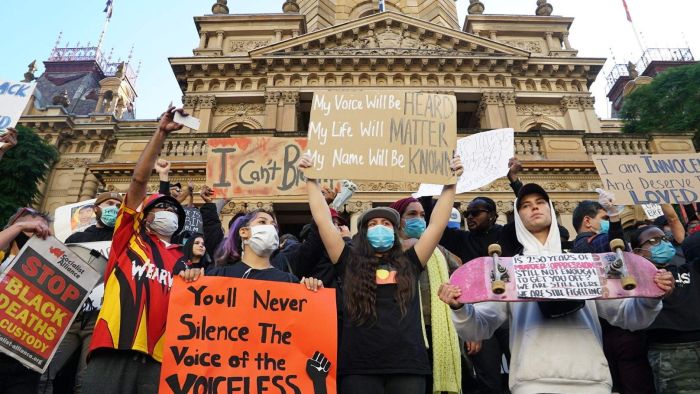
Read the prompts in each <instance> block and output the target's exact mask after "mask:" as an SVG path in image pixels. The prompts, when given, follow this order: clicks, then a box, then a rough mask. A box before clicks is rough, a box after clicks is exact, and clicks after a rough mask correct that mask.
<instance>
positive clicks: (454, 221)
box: [447, 208, 462, 228]
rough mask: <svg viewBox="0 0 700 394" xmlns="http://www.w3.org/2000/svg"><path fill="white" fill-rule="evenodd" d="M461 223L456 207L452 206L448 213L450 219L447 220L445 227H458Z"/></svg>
mask: <svg viewBox="0 0 700 394" xmlns="http://www.w3.org/2000/svg"><path fill="white" fill-rule="evenodd" d="M461 224H462V217H461V215H460V214H459V210H458V209H457V208H452V213H450V221H449V222H447V228H459V227H460V225H461Z"/></svg>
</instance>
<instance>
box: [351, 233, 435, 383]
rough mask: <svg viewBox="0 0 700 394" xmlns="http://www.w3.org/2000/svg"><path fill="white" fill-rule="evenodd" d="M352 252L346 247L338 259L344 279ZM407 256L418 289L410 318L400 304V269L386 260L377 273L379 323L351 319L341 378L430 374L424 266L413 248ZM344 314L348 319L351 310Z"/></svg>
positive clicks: (408, 312) (411, 307) (409, 312)
mask: <svg viewBox="0 0 700 394" xmlns="http://www.w3.org/2000/svg"><path fill="white" fill-rule="evenodd" d="M351 253H353V249H352V248H351V247H350V246H347V245H346V246H345V248H344V249H343V253H342V254H341V255H340V259H339V260H338V272H339V273H340V274H341V276H344V275H345V272H346V269H347V264H348V263H349V259H350V256H351ZM405 254H406V257H407V258H408V261H409V262H410V263H411V267H412V268H413V271H414V272H413V277H414V279H413V280H414V284H415V286H416V287H415V288H416V291H415V292H414V295H413V298H412V299H411V300H410V301H409V304H408V307H407V308H406V315H405V316H402V315H401V309H400V308H399V304H398V302H397V301H396V291H397V288H398V285H397V284H396V270H395V269H394V268H393V267H392V265H391V263H390V262H388V261H383V262H381V263H380V266H379V268H378V269H377V273H376V280H377V294H376V312H377V320H376V322H372V323H365V324H363V325H361V326H358V325H357V324H355V323H354V322H351V321H350V319H349V318H348V319H345V321H344V323H343V330H342V338H341V341H340V357H339V359H340V360H339V368H338V372H339V374H340V375H375V374H413V375H430V373H431V372H430V364H429V362H428V352H427V349H426V347H425V342H424V340H423V331H422V327H421V316H420V313H421V312H420V304H419V299H418V278H419V277H420V274H421V272H422V271H423V265H422V264H421V263H420V260H419V259H418V256H417V255H416V252H415V251H414V250H413V248H410V249H408V250H407V251H406V252H405ZM346 286H347V285H346ZM344 313H345V315H346V316H347V309H345V310H344Z"/></svg>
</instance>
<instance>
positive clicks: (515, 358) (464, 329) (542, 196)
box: [439, 184, 673, 394]
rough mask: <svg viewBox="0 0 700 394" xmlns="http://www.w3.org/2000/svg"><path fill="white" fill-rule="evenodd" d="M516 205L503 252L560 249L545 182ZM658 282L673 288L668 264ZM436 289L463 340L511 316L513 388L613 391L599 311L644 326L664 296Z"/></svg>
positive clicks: (517, 391)
mask: <svg viewBox="0 0 700 394" xmlns="http://www.w3.org/2000/svg"><path fill="white" fill-rule="evenodd" d="M515 211H516V212H517V215H515V222H514V223H513V225H512V226H511V230H510V231H511V232H514V233H515V237H509V236H508V233H509V231H507V229H505V228H504V236H503V237H502V238H501V247H502V249H503V251H504V255H506V256H512V255H513V254H523V255H555V254H560V253H562V251H561V239H560V236H559V230H558V227H557V223H556V221H555V220H553V219H552V218H554V217H555V212H554V207H553V205H552V204H551V202H550V200H549V196H548V195H547V193H546V192H545V191H544V189H542V187H540V186H539V185H535V184H529V185H525V186H523V188H522V189H521V190H520V192H519V193H518V198H517V199H516V202H515ZM505 242H508V243H509V244H504V243H505ZM506 251H510V253H508V252H506ZM654 281H655V282H656V284H657V286H659V288H661V289H663V290H664V291H665V293H666V294H669V293H670V292H671V291H672V289H673V278H672V277H671V276H670V275H669V273H668V272H665V271H664V270H660V271H659V272H658V273H657V274H656V276H655V278H654ZM439 295H440V298H441V299H442V300H443V301H444V302H446V303H447V304H449V305H450V307H451V308H452V309H453V314H452V320H453V323H454V324H455V327H456V328H457V333H458V334H459V335H460V337H462V338H463V339H464V340H469V341H478V340H482V339H485V338H489V337H490V336H491V335H492V334H493V332H494V331H495V329H496V328H498V327H499V326H500V325H501V324H503V323H504V322H505V321H510V348H511V355H512V356H511V364H510V380H509V386H510V389H511V391H512V393H513V394H534V393H567V394H577V393H586V394H596V393H610V392H611V390H612V379H611V377H610V371H609V369H608V363H607V361H606V359H605V355H604V354H603V346H602V338H601V328H600V323H599V322H598V317H601V318H603V319H605V320H607V321H608V322H609V323H610V324H613V325H616V326H619V327H622V328H626V329H629V330H641V329H644V328H646V327H648V326H649V325H650V324H651V323H652V322H653V321H654V319H655V318H656V315H657V314H658V313H659V311H660V310H661V300H658V299H642V298H627V299H621V300H588V301H585V302H583V301H582V302H580V303H579V302H570V301H555V302H518V303H505V302H484V303H479V304H475V305H469V304H467V305H465V304H462V303H460V302H458V301H457V299H458V298H459V297H460V295H461V291H460V290H459V288H458V287H456V286H453V285H450V284H444V285H443V286H442V287H441V288H440V290H439Z"/></svg>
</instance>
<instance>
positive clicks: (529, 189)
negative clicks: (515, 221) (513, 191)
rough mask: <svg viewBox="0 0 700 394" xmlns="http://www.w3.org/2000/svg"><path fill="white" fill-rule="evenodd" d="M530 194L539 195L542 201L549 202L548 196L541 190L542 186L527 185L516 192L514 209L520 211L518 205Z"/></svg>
mask: <svg viewBox="0 0 700 394" xmlns="http://www.w3.org/2000/svg"><path fill="white" fill-rule="evenodd" d="M530 194H539V195H541V196H542V197H544V199H545V200H546V201H547V202H549V194H547V192H546V191H545V190H544V189H543V188H542V186H540V185H538V184H536V183H528V184H527V185H524V186H523V187H521V188H520V191H518V202H517V204H516V205H515V207H516V208H517V209H518V210H520V205H521V204H522V203H521V201H522V200H523V198H525V197H526V196H529V195H530Z"/></svg>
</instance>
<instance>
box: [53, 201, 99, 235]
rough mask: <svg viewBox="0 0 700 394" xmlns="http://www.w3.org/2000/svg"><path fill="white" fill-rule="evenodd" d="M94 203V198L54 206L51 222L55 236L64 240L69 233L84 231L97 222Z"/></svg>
mask: <svg viewBox="0 0 700 394" xmlns="http://www.w3.org/2000/svg"><path fill="white" fill-rule="evenodd" d="M94 205H95V199H92V200H87V201H81V202H77V203H75V204H68V205H64V206H62V207H58V208H56V213H55V214H54V222H53V232H54V235H55V236H56V238H58V239H59V240H60V241H61V242H64V241H65V240H66V238H68V237H69V236H70V235H71V234H73V233H75V232H78V231H85V229H87V228H88V227H90V226H92V225H93V224H95V223H97V217H96V216H95V210H94V209H93V207H94Z"/></svg>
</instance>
